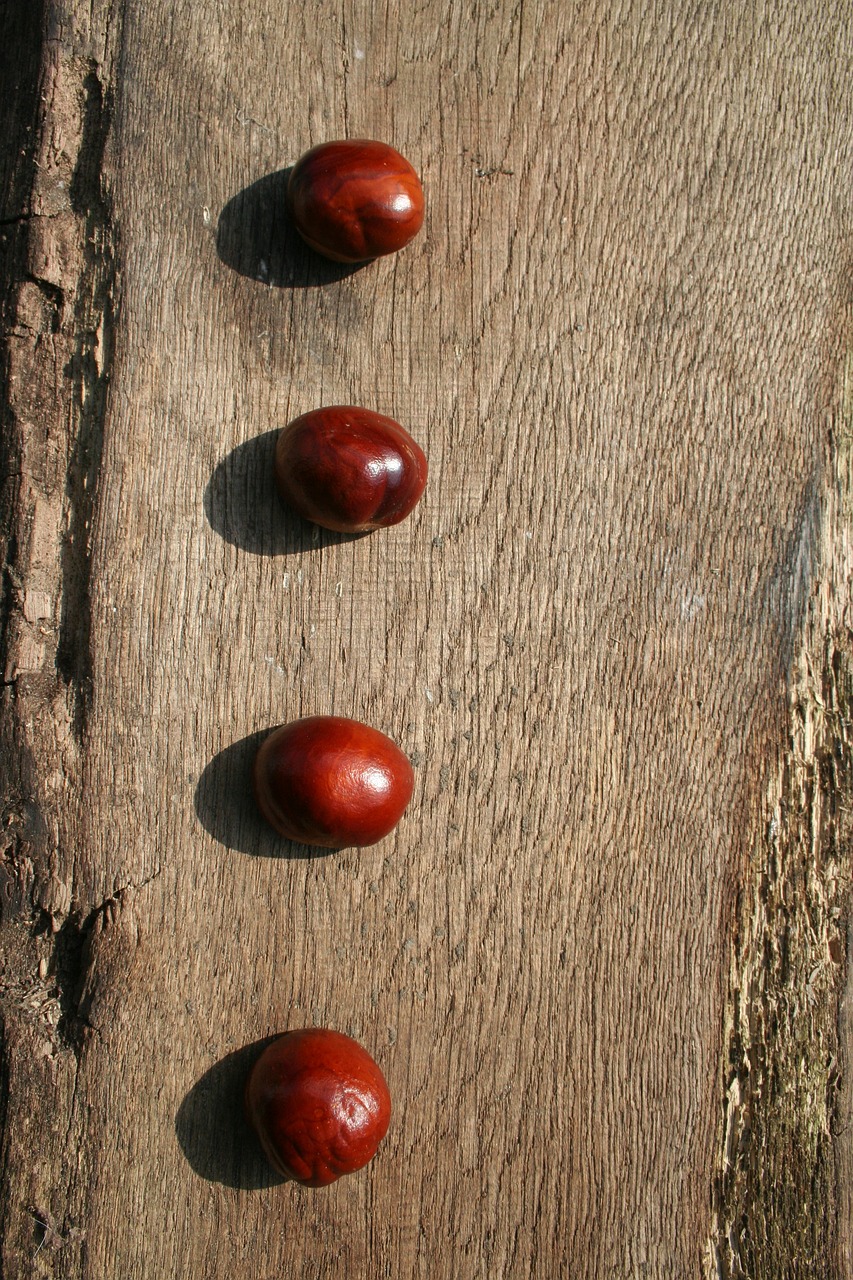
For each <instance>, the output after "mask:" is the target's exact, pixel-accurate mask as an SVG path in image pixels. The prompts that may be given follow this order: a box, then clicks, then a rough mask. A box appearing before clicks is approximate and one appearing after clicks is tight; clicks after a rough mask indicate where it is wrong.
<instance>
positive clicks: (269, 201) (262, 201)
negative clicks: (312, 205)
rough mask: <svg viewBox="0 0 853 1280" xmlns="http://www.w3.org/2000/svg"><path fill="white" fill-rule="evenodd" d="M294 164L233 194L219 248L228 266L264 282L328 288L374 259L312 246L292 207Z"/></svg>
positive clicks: (218, 237)
mask: <svg viewBox="0 0 853 1280" xmlns="http://www.w3.org/2000/svg"><path fill="white" fill-rule="evenodd" d="M292 167H293V166H291V168H289V169H280V170H279V171H278V172H277V173H270V174H267V176H266V177H265V178H259V179H258V180H257V182H253V183H251V185H250V186H248V187H244V188H243V190H242V191H238V192H237V195H236V196H232V197H231V199H230V200H229V201H228V203H227V204H226V205H225V207H224V208H223V210H222V212H221V213H220V215H219V222H218V223H217V227H216V252H217V253H218V254H219V257H220V259H221V260H222V262H224V263H225V265H226V266H228V267H231V268H232V270H234V271H236V272H238V274H239V275H241V276H247V277H248V278H249V279H250V280H257V281H258V282H259V283H261V284H266V285H272V286H273V287H275V288H278V289H312V288H318V287H319V288H322V286H323V285H329V284H335V283H336V281H338V280H343V279H345V278H346V277H347V276H351V275H353V274H354V273H355V272H356V271H360V270H361V268H362V267H364V266H366V265H368V264H367V263H364V262H356V263H347V262H332V261H331V260H330V259H329V258H324V257H322V256H321V255H320V254H319V253H315V252H314V250H313V249H309V248H308V245H307V244H306V243H305V241H304V240H303V239H302V237H301V236H300V234H299V232H298V231H297V230H296V227H295V226H294V225H293V222H292V220H291V217H290V213H289V212H288V208H287V184H288V181H289V179H290V173H291V169H292Z"/></svg>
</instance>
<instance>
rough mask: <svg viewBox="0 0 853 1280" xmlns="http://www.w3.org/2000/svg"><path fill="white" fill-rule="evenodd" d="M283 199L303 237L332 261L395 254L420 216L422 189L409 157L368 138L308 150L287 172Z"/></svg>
mask: <svg viewBox="0 0 853 1280" xmlns="http://www.w3.org/2000/svg"><path fill="white" fill-rule="evenodd" d="M287 198H288V203H289V205H290V214H291V217H292V218H293V221H294V224H295V226H296V229H297V231H298V232H299V234H300V235H301V236H302V239H303V240H304V241H305V242H306V244H308V245H310V246H311V248H312V249H316V251H317V252H318V253H322V254H323V255H324V256H325V257H327V258H332V259H333V260H334V261H335V262H369V261H370V259H371V258H379V257H382V256H383V255H384V254H386V253H396V251H397V250H398V249H402V248H403V246H404V245H406V244H408V243H409V241H410V240H411V239H412V237H413V236H415V235H417V233H418V231H420V228H421V224H422V223H423V219H424V193H423V188H422V187H421V183H420V179H419V178H418V175H417V174H416V173H415V171H414V169H413V168H412V166H411V165H410V164H409V162H408V160H406V159H405V158H404V157H403V156H401V155H400V153H399V151H395V150H394V148H393V147H389V146H388V145H387V144H386V143H384V142H373V141H370V140H369V139H367V138H348V139H346V140H344V141H340V142H324V143H321V144H320V146H318V147H312V149H311V150H310V151H306V153H305V155H304V156H302V157H301V158H300V159H299V160H297V162H296V164H295V165H294V166H293V169H292V170H291V174H290V179H289V181H288V187H287Z"/></svg>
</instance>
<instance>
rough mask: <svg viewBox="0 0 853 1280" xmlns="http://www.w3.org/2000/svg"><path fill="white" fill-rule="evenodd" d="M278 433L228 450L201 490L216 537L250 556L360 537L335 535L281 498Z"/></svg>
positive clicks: (317, 548)
mask: <svg viewBox="0 0 853 1280" xmlns="http://www.w3.org/2000/svg"><path fill="white" fill-rule="evenodd" d="M277 438H278V431H277V430H275V431H266V432H264V434H263V435H261V436H256V437H255V438H254V439H253V440H247V441H246V443H245V444H241V445H238V446H237V448H236V449H232V450H231V452H230V453H229V454H227V455H226V456H225V457H224V458H223V459H222V461H221V462H220V463H218V464H217V466H216V468H215V469H214V471H213V474H212V475H211V477H210V480H209V481H208V483H207V487H206V488H205V491H204V512H205V515H206V516H207V519H208V521H209V523H210V525H211V528H213V529H215V530H216V532H217V533H218V534H219V535H220V537H222V538H224V539H225V541H226V542H230V543H231V544H232V546H235V547H240V548H241V550H243V551H251V552H252V553H253V554H254V555H261V556H264V555H265V556H281V555H291V554H298V553H301V552H303V551H321V550H322V549H323V547H331V546H335V545H336V544H337V543H341V542H354V541H355V540H356V539H358V538H364V537H366V536H367V535H366V534H364V533H336V532H333V531H332V530H331V529H323V528H321V526H320V525H317V524H312V523H311V522H310V521H309V520H303V519H302V517H301V516H299V515H297V514H296V512H295V511H292V510H291V509H290V508H289V507H288V506H287V504H286V503H285V502H283V501H282V499H281V498H280V497H279V494H278V490H277V489H276V487H275V481H274V480H273V456H274V454H275V442H276V439H277Z"/></svg>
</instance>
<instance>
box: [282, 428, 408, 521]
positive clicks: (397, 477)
mask: <svg viewBox="0 0 853 1280" xmlns="http://www.w3.org/2000/svg"><path fill="white" fill-rule="evenodd" d="M273 468H274V474H275V483H276V486H277V488H278V491H279V493H280V494H281V496H282V498H283V499H284V500H285V502H286V503H288V505H289V506H291V507H293V508H294V510H295V511H298V512H299V514H300V515H301V516H304V517H305V519H306V520H313V521H314V522H315V524H321V525H323V526H324V527H325V528H326V529H335V530H337V531H338V532H341V533H362V532H364V531H366V530H368V529H379V528H382V527H385V526H387V525H392V524H398V523H399V522H400V521H401V520H404V519H405V518H406V516H407V515H408V514H409V512H410V511H411V510H412V508H413V507H414V506H415V504H416V502H417V501H418V499H419V498H420V496H421V494H422V493H423V491H424V486H425V485H426V481H427V460H426V457H425V455H424V452H423V450H422V449H421V447H420V445H418V444H416V442H415V441H414V440H413V439H412V437H411V436H410V435H409V433H408V431H405V430H404V429H403V427H401V426H400V424H399V423H398V422H395V421H394V419H393V418H386V417H384V416H383V415H382V414H381V413H373V412H372V411H371V410H370V409H359V408H356V407H355V406H352V405H332V406H330V407H328V408H325V409H313V410H312V411H311V412H310V413H303V414H302V416H301V417H299V418H295V419H294V420H293V422H291V423H290V424H289V425H288V426H286V427H285V428H284V429H283V430H282V431H281V432H280V434H279V437H278V440H277V442H276V448H275V460H274V464H273Z"/></svg>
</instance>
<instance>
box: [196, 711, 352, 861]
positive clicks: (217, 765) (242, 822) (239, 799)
mask: <svg viewBox="0 0 853 1280" xmlns="http://www.w3.org/2000/svg"><path fill="white" fill-rule="evenodd" d="M273 727H274V726H272V725H271V726H270V729H271V728H273ZM270 729H263V730H261V731H260V732H259V733H250V734H249V735H248V737H246V738H241V739H240V740H239V742H232V743H231V745H230V746H228V747H225V748H224V749H223V750H222V751H220V752H218V754H217V755H215V756H214V757H213V759H212V760H211V761H210V764H208V765H207V767H206V768H205V770H204V772H203V773H202V775H201V777H200V778H199V780H198V784H197V786H196V789H195V811H196V816H197V817H198V820H199V822H200V823H201V825H202V826H203V827H204V829H205V831H207V832H208V833H209V834H210V835H212V836H213V838H214V840H218V842H219V843H220V844H221V845H224V846H225V848H226V849H230V850H232V851H233V852H235V853H248V854H252V855H253V856H254V857H256V858H294V859H299V858H304V859H311V858H325V857H327V856H328V855H329V854H330V853H334V852H335V851H334V850H333V849H322V848H318V847H317V846H315V845H310V844H297V843H296V842H295V841H293V840H285V838H284V837H283V836H280V835H279V834H278V832H277V831H274V830H273V828H272V827H271V826H270V824H269V823H268V822H267V821H266V819H265V818H263V817H262V816H261V814H260V811H259V810H258V806H257V804H256V803H255V797H254V794H253V792H252V766H253V764H254V762H255V756H256V755H257V753H258V747H259V746H260V745H261V743H262V742H263V740H264V738H265V737H266V736H267V734H268V733H269V732H270Z"/></svg>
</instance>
